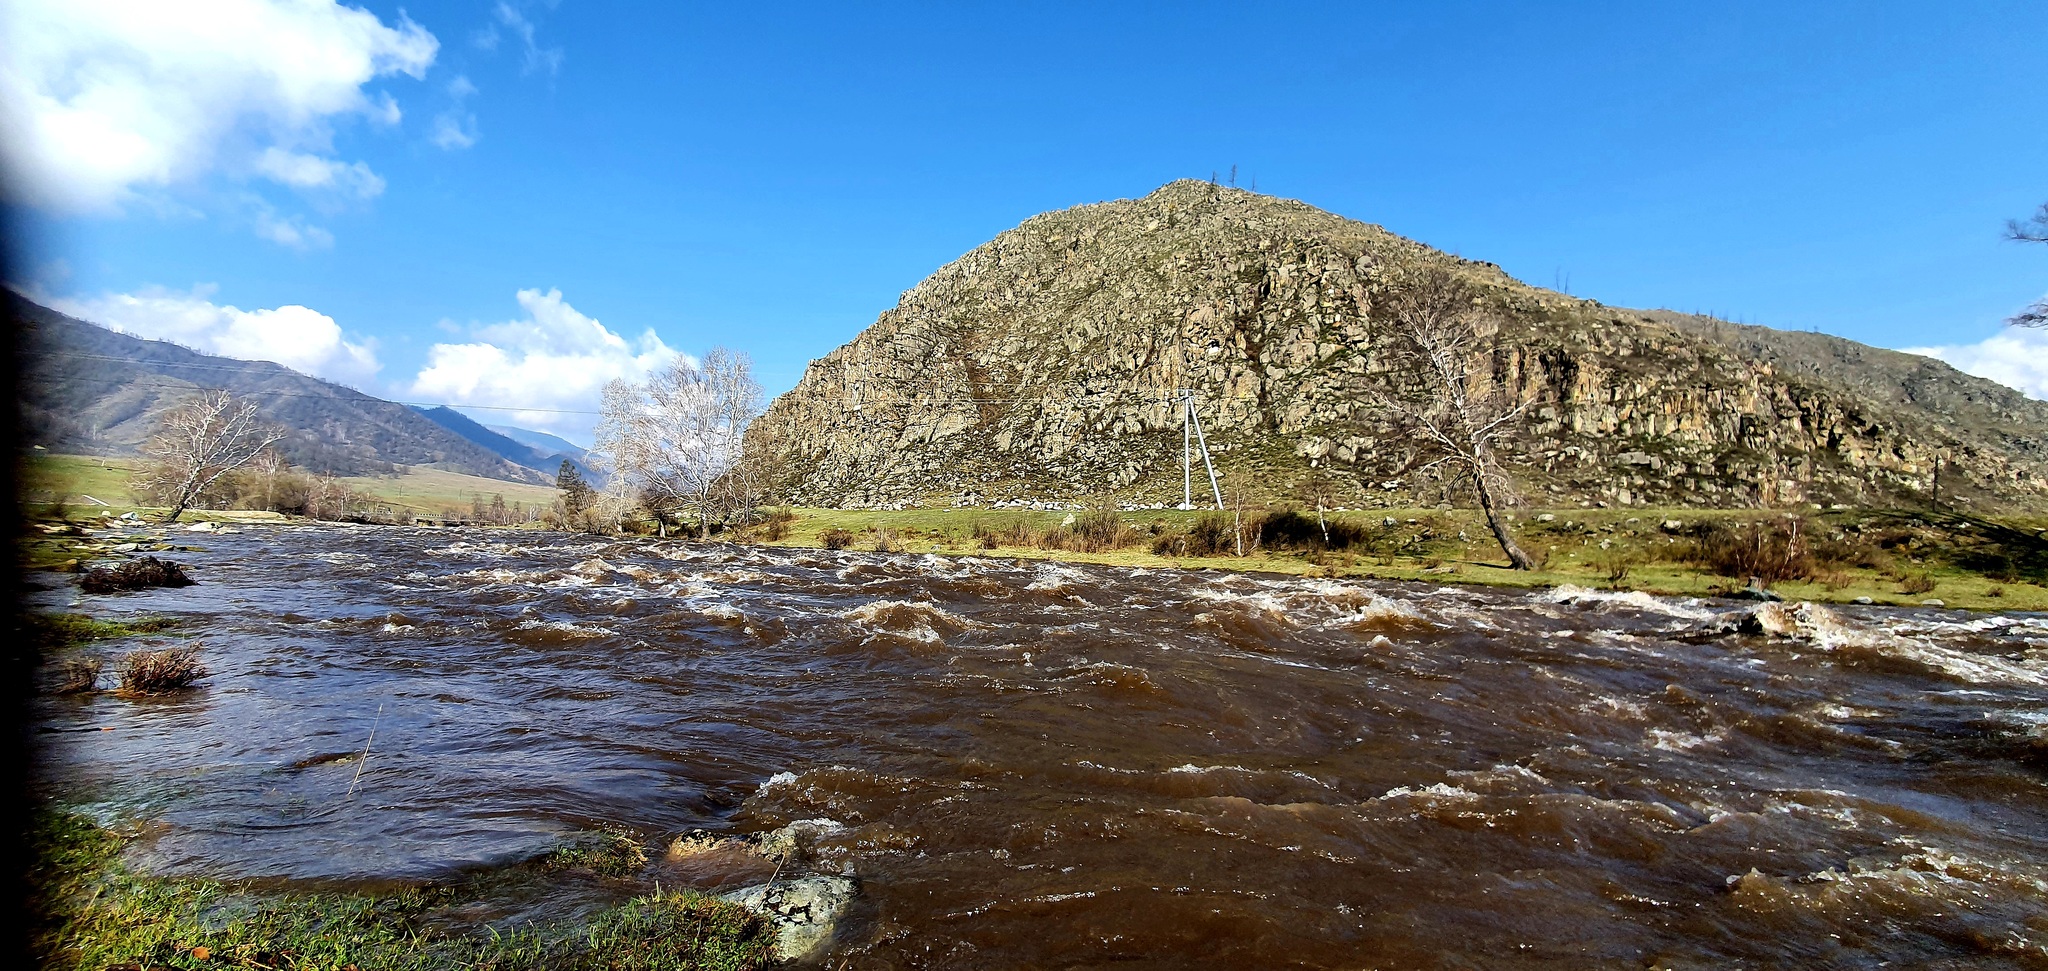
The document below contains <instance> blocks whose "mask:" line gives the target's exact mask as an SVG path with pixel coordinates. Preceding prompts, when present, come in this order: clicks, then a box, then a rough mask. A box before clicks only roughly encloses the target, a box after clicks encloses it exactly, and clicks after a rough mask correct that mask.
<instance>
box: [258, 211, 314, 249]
mask: <svg viewBox="0 0 2048 971" xmlns="http://www.w3.org/2000/svg"><path fill="white" fill-rule="evenodd" d="M250 228H252V229H254V230H255V231H256V235H258V236H261V237H263V238H264V239H267V240H270V241H271V242H273V243H276V244H277V245H279V246H283V247H286V248H288V249H295V250H309V249H326V248H328V247H330V246H333V245H334V234H333V233H330V232H328V231H327V230H324V229H321V228H320V227H318V226H315V225H312V224H310V223H308V222H306V221H305V220H304V219H301V218H299V217H297V216H284V215H279V214H278V212H277V210H275V209H272V208H270V207H269V206H260V207H258V208H257V210H256V215H255V217H254V218H253V219H252V220H251V222H250Z"/></svg>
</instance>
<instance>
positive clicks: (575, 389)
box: [412, 290, 677, 441]
mask: <svg viewBox="0 0 2048 971" xmlns="http://www.w3.org/2000/svg"><path fill="white" fill-rule="evenodd" d="M518 299H519V306H520V307H521V308H523V309H524V310H525V311H526V316H525V317H524V318H522V319H519V320H511V321H506V322H503V323H498V324H489V325H484V326H479V327H473V328H471V329H470V336H471V337H472V338H473V340H472V341H470V342H468V343H461V344H435V345H434V346H433V347H432V348H431V349H429V350H428V351H427V365H426V367H425V368H423V369H422V370H421V371H420V373H419V376H418V377H417V378H415V379H414V380H413V385H412V394H413V395H415V396H416V397H418V398H420V399H422V400H427V401H436V402H446V403H448V404H453V405H472V406H476V405H484V406H493V407H497V408H514V409H532V410H531V411H511V412H498V413H497V414H499V415H502V416H505V417H504V418H503V420H504V421H507V422H510V423H511V424H515V425H520V426H523V427H527V428H536V429H541V430H545V431H551V432H555V433H556V434H559V435H564V436H566V437H570V438H574V439H580V440H584V441H587V440H589V433H590V429H591V427H592V426H594V425H596V424H597V418H596V416H595V415H594V414H561V413H559V412H563V411H569V412H595V411H596V410H597V405H598V396H599V391H600V390H601V389H603V387H604V386H605V384H606V382H609V381H611V380H612V379H614V378H624V379H626V380H628V381H644V380H646V379H647V376H648V375H649V374H650V373H652V372H654V371H655V370H656V369H658V368H660V367H662V366H663V365H666V364H667V363H668V362H669V361H671V360H674V359H675V358H676V356H677V351H676V350H675V349H674V348H672V347H669V346H668V345H667V344H664V343H662V340H661V338H660V337H659V336H657V335H656V334H655V333H654V331H652V330H648V331H646V332H645V333H643V334H641V335H640V336H639V337H638V338H637V339H634V340H630V341H629V340H627V339H626V338H624V337H621V336H620V335H618V334H617V333H614V332H613V331H612V330H611V329H610V328H608V327H606V326H604V325H603V324H601V323H599V322H597V321H596V320H593V319H591V318H590V317H587V316H585V315H584V314H582V313H580V312H578V311H577V310H576V308H574V307H572V306H570V305H569V304H568V302H567V301H565V300H563V299H562V291H560V290H549V291H547V292H546V293H542V292H541V291H539V290H521V291H519V294H518Z"/></svg>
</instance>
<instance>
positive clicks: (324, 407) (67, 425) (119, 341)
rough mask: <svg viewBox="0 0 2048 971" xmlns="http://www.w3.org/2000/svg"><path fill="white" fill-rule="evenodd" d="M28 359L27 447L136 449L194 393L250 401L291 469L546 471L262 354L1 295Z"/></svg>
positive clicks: (533, 474) (535, 479)
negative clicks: (117, 326)
mask: <svg viewBox="0 0 2048 971" xmlns="http://www.w3.org/2000/svg"><path fill="white" fill-rule="evenodd" d="M5 299H6V300H7V302H8V305H9V309H11V310H12V311H13V316H14V318H15V319H16V320H17V321H19V322H20V324H21V326H22V328H23V335H22V336H23V346H24V349H25V351H26V353H27V357H28V360H27V362H26V365H27V366H26V368H25V378H26V380H25V382H24V385H23V389H22V402H21V408H22V424H23V427H22V435H23V440H24V441H25V442H26V443H28V444H30V445H41V446H43V447H45V448H48V449H51V450H53V451H60V452H77V453H83V454H92V455H119V454H127V453H132V452H134V451H135V450H136V448H137V446H139V445H141V444H142V442H143V441H144V440H145V439H146V438H148V436H149V434H150V433H151V432H152V431H153V430H154V429H155V426H156V417H157V415H158V414H160V413H161V412H162V411H163V410H164V409H166V408H169V407H171V406H172V405H174V404H176V403H177V402H178V401H180V400H182V399H184V398H186V397H189V396H190V395H192V394H195V393H197V392H199V391H201V390H205V389H220V390H226V391H229V392H232V393H234V394H237V395H241V396H243V397H246V398H248V399H249V400H251V401H254V402H255V403H256V404H257V407H258V408H259V409H261V411H262V414H263V416H264V417H265V418H267V419H269V420H270V421H273V422H276V423H278V424H280V425H283V426H285V427H286V428H287V429H289V430H290V431H289V433H288V435H287V437H286V438H285V439H284V440H283V441H281V442H279V443H278V446H277V447H278V450H279V451H280V452H282V453H283V454H284V456H285V458H286V459H287V460H289V461H290V462H291V463H292V464H293V465H296V466H299V467H301V468H305V469H308V470H311V471H313V472H320V473H328V474H334V475H375V474H384V473H389V472H393V471H397V470H398V469H399V468H400V467H402V466H411V465H423V466H432V467H436V468H442V469H447V470H449V471H453V472H463V473H467V474H469V475H479V476H485V477H488V478H493V479H504V480H507V481H510V482H531V483H536V484H547V483H552V482H553V481H554V477H553V475H552V474H542V473H541V472H540V471H538V470H536V469H534V468H532V467H529V466H526V465H523V464H520V463H517V462H513V461H510V460H508V459H506V458H505V457H503V456H501V455H499V454H497V453H496V452H494V451H492V450H491V449H488V448H485V447H484V446H482V445H478V444H477V443H475V442H472V441H470V440H468V439H466V438H464V437H463V436H461V435H458V434H456V433H455V432H453V431H450V430H449V429H448V428H446V427H444V426H442V425H440V424H437V423H435V422H434V421H433V420H431V419H429V418H428V417H427V416H425V415H423V414H421V413H420V412H419V411H418V410H416V409H414V408H411V407H408V406H406V405H401V404H398V403H396V402H392V401H386V400H384V399H382V398H378V397H375V396H372V395H367V394H364V393H362V392H360V391H357V390H355V389H353V388H346V387H343V386H341V385H338V384H334V383H331V382H328V381H322V380H320V379H319V378H314V377H309V376H307V375H304V374H300V373H299V372H297V371H294V370H292V369H290V368H287V367H284V366H282V365H279V364H273V363H270V362H268V361H241V360H236V359H234V358H227V357H217V356H214V355H211V354H203V353H200V352H199V351H195V350H192V349H191V348H187V347H183V346H180V345H177V344H172V343H169V342H166V341H153V340H144V339H142V338H139V337H132V336H129V335H127V334H122V333H117V332H115V331H112V330H108V329H106V328H105V327H101V326H99V325H98V324H94V323H91V322H88V321H83V320H79V319H77V318H75V317H70V316H67V315H65V314H62V313H59V312H57V311H55V310H52V309H50V308H48V307H45V306H42V305H41V304H37V303H35V302H34V301H31V300H29V299H27V298H25V297H22V296H21V295H19V294H16V293H13V292H11V291H7V292H6V293H5Z"/></svg>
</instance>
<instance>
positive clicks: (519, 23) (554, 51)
mask: <svg viewBox="0 0 2048 971" xmlns="http://www.w3.org/2000/svg"><path fill="white" fill-rule="evenodd" d="M492 16H493V17H494V18H496V20H497V23H494V24H491V25H489V26H488V27H485V28H484V29H483V30H481V31H479V32H477V35H476V38H475V41H476V46H478V47H480V48H482V49H484V50H487V51H495V50H497V49H498V29H499V28H500V27H503V28H504V29H506V30H509V31H511V32H512V33H514V34H516V35H518V37H519V40H520V43H521V45H522V46H523V47H524V49H525V60H524V61H523V62H521V64H520V67H519V70H520V72H521V73H523V74H533V73H535V72H537V71H546V72H547V73H549V74H554V73H556V72H558V71H560V70H561V69H562V49H561V48H559V47H542V46H540V42H539V41H538V40H536V39H535V36H534V33H535V28H534V25H533V21H531V20H528V19H526V15H525V14H523V13H520V12H519V8H518V7H515V6H513V5H512V4H510V3H508V2H506V0H498V6H497V8H496V9H495V10H493V11H492Z"/></svg>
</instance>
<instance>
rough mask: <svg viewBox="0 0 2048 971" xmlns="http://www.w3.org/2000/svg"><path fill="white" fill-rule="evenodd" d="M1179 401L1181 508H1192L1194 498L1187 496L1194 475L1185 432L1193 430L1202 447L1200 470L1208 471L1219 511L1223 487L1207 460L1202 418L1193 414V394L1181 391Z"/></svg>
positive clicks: (1207, 451)
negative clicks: (1180, 424) (1180, 422)
mask: <svg viewBox="0 0 2048 971" xmlns="http://www.w3.org/2000/svg"><path fill="white" fill-rule="evenodd" d="M1180 401H1181V407H1182V409H1183V411H1182V414H1183V415H1184V416H1185V417H1184V418H1183V419H1182V421H1183V424H1182V426H1181V453H1180V463H1181V470H1182V479H1181V508H1182V509H1189V508H1193V506H1194V497H1193V496H1192V495H1190V494H1189V493H1190V492H1191V490H1192V489H1193V477H1194V473H1193V468H1192V460H1191V459H1190V457H1189V455H1188V449H1187V432H1188V429H1189V428H1193V429H1194V432H1195V442H1196V444H1199V445H1200V446H1201V447H1202V468H1204V469H1206V470H1208V473H1209V492H1210V493H1211V494H1213V495H1214V496H1215V497H1216V508H1217V509H1218V510H1221V509H1222V508H1223V487H1222V486H1221V485H1219V484H1218V483H1217V481H1216V464H1215V463H1214V462H1211V461H1210V460H1209V436H1207V435H1205V434H1203V433H1202V416H1201V415H1199V414H1197V413H1196V412H1195V395H1194V392H1192V391H1182V392H1181V398H1180Z"/></svg>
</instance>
